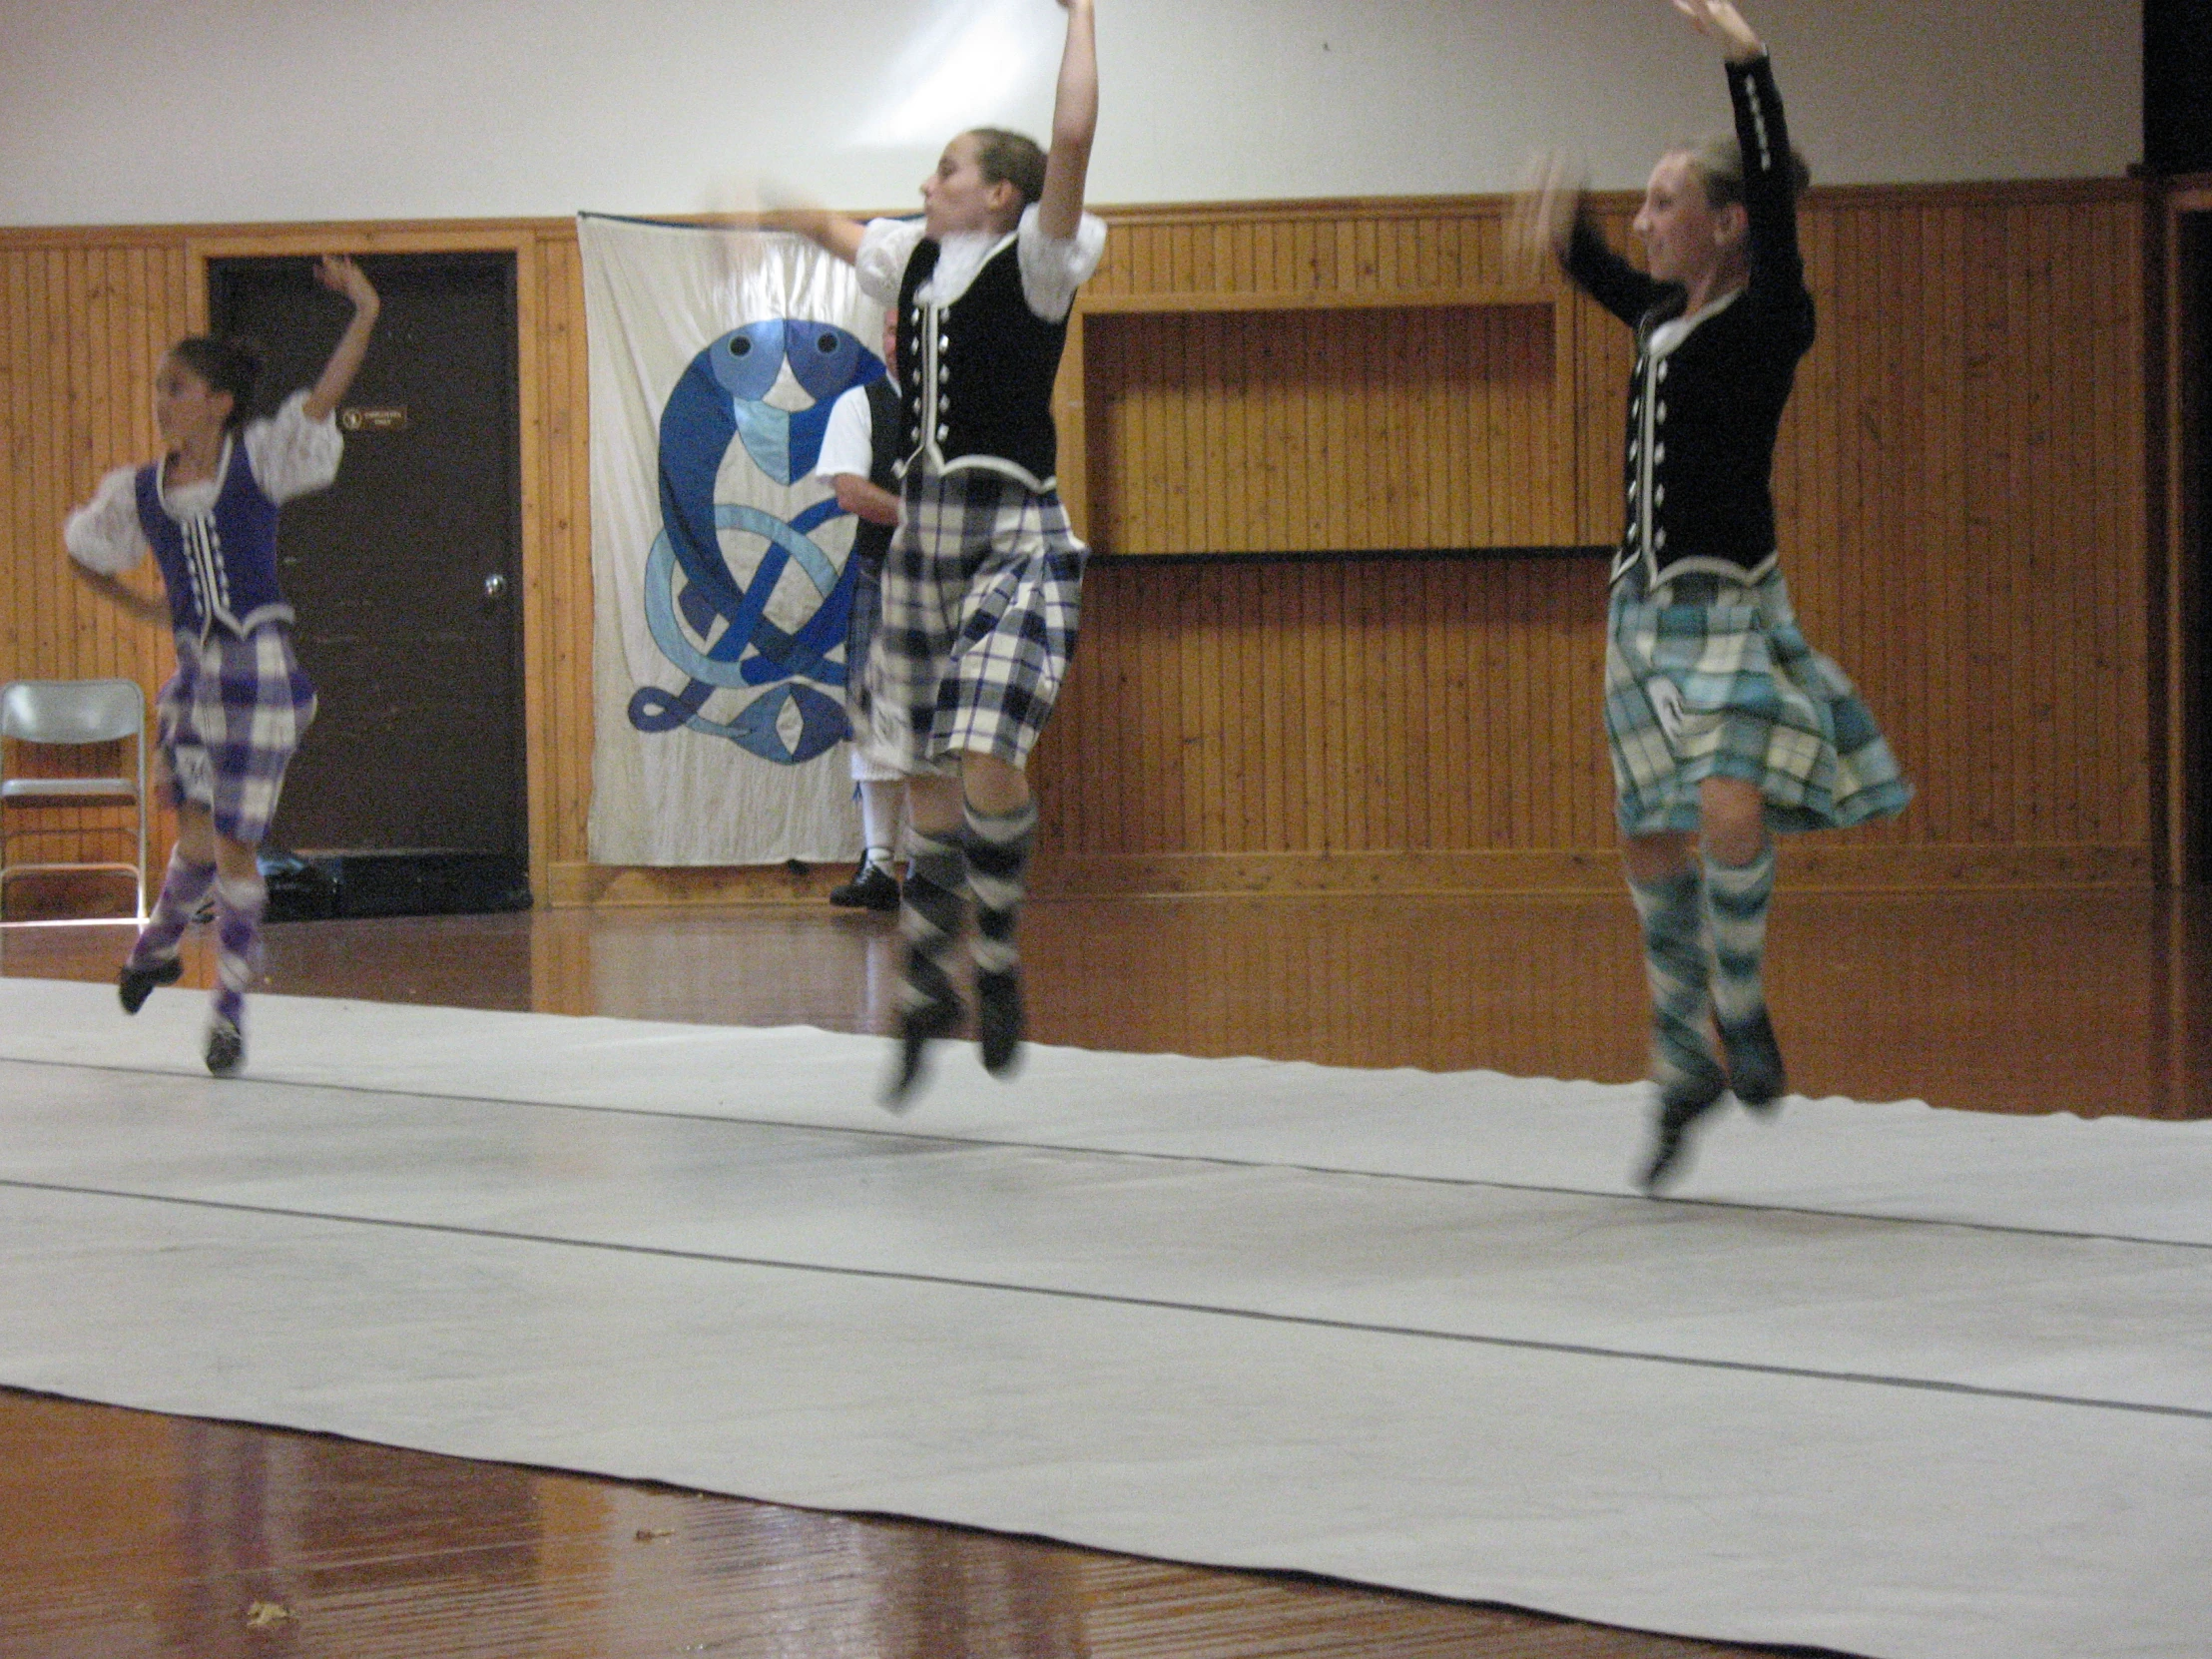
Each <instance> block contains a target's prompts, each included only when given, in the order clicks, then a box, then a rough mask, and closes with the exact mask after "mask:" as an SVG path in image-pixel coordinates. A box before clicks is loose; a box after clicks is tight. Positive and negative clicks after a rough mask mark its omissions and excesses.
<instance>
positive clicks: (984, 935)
mask: <svg viewBox="0 0 2212 1659" xmlns="http://www.w3.org/2000/svg"><path fill="white" fill-rule="evenodd" d="M1036 841H1037V809H1036V806H1035V804H1034V803H1029V802H1025V803H1023V804H1022V805H1021V806H1019V807H1017V808H1015V809H1014V810H1013V811H1012V812H1010V813H980V812H977V811H976V810H975V809H974V808H973V807H970V808H968V810H967V864H968V890H969V891H970V892H971V893H973V894H974V895H975V939H974V942H973V945H972V947H971V948H972V950H973V952H974V956H975V966H976V969H977V971H978V972H982V973H990V974H1006V973H1012V972H1013V971H1014V970H1015V969H1016V968H1018V967H1019V966H1020V965H1021V955H1020V952H1019V951H1017V950H1016V949H1015V947H1014V922H1015V920H1016V919H1017V918H1018V917H1019V916H1020V914H1021V901H1022V898H1023V896H1024V895H1025V893H1026V891H1027V888H1026V886H1025V885H1024V881H1023V878H1024V877H1025V876H1026V875H1027V873H1028V870H1029V850H1030V848H1031V847H1033V846H1034V845H1035V844H1036Z"/></svg>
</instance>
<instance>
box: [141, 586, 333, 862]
mask: <svg viewBox="0 0 2212 1659" xmlns="http://www.w3.org/2000/svg"><path fill="white" fill-rule="evenodd" d="M314 709H315V696H314V687H313V686H312V685H310V684H309V683H308V681H307V677H306V675H304V674H302V673H301V672H300V670H299V660H298V658H297V657H295V656H294V655H293V654H292V649H291V630H290V629H288V628H284V627H280V626H277V625H274V624H273V625H270V626H268V627H263V628H257V629H255V630H254V632H253V633H252V634H250V635H248V636H247V637H246V638H245V639H240V638H239V637H238V636H237V635H236V634H230V633H225V632H224V631H223V630H221V629H216V630H212V631H211V632H210V633H209V635H208V637H207V638H206V639H205V640H201V639H196V638H194V637H193V636H192V635H190V634H179V635H178V636H177V672H176V673H175V674H174V675H173V676H171V677H170V681H169V683H168V684H167V685H165V686H164V687H162V689H161V695H160V696H159V697H158V698H157V699H156V700H155V705H154V713H155V725H156V730H157V732H158V734H159V743H160V747H161V755H162V760H163V763H164V765H165V768H166V770H167V772H168V776H169V796H170V804H171V805H172V806H176V807H183V806H186V805H188V804H190V805H192V806H197V807H204V808H206V809H207V811H208V815H209V816H210V817H211V818H212V819H214V821H215V827H216V830H217V832H218V833H220V834H223V835H227V836H229V837H230V838H231V839H232V840H235V841H239V842H242V843H244V844H245V845H248V846H259V845H260V844H261V843H262V840H263V838H264V837H266V836H267V835H268V833H269V825H270V820H272V819H274V818H275V817H276V816H277V797H278V796H279V795H280V794H281V793H282V791H283V787H284V769H285V767H287V766H289V765H290V764H291V758H292V755H293V754H294V752H296V751H297V750H298V748H299V740H300V738H301V737H302V736H304V735H305V733H306V730H307V727H308V726H309V725H310V724H312V722H313V720H314Z"/></svg>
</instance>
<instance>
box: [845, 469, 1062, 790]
mask: <svg viewBox="0 0 2212 1659" xmlns="http://www.w3.org/2000/svg"><path fill="white" fill-rule="evenodd" d="M1088 553H1089V549H1088V548H1086V547H1085V546H1084V545H1083V544H1082V543H1081V542H1079V541H1077V540H1076V539H1075V532H1074V531H1073V530H1072V529H1071V528H1070V527H1069V525H1068V517H1067V512H1066V510H1065V509H1064V508H1063V507H1062V506H1061V505H1060V498H1059V496H1058V495H1056V494H1045V495H1039V494H1037V493H1036V492H1034V491H1032V490H1030V489H1027V488H1025V487H1024V486H1023V485H1022V484H1021V483H1019V482H1018V481H1016V480H1014V479H1011V478H1007V477H1004V476H1002V475H1001V474H998V473H995V472H987V471H981V470H974V469H964V470H961V471H958V472H951V473H924V472H922V471H921V469H919V468H915V469H914V470H913V471H911V472H909V473H908V475H907V478H906V487H905V491H904V495H903V497H902V502H901V511H900V513H899V520H898V532H897V534H896V535H895V536H893V537H892V539H891V547H890V552H889V553H888V554H887V555H886V556H885V559H884V563H883V595H882V605H883V611H882V620H881V624H880V626H879V627H878V628H877V630H876V634H875V641H874V645H873V647H872V649H870V650H869V652H868V656H867V673H866V676H865V688H864V699H863V700H864V703H865V705H866V706H865V708H864V709H863V710H862V712H861V713H862V719H863V720H864V721H865V723H866V730H867V732H868V734H869V738H870V742H871V744H872V745H873V746H875V747H876V748H877V749H878V750H879V751H880V753H882V754H885V755H895V756H897V757H898V759H899V765H900V767H901V768H902V769H903V770H904V771H906V772H908V773H911V774H924V775H925V774H931V773H944V772H949V771H951V770H952V767H953V765H954V762H953V757H955V756H958V755H961V754H970V753H976V754H986V755H991V756H995V757H996V758H997V759H999V760H1001V761H1004V762H1006V763H1007V764H1008V765H1010V766H1016V767H1018V766H1022V765H1024V764H1025V763H1026V762H1027V760H1028V758H1029V751H1030V749H1031V748H1032V747H1033V746H1034V745H1035V743H1036V741H1037V735H1038V734H1039V733H1040V732H1042V731H1043V730H1044V723H1045V720H1046V718H1047V717H1048V716H1049V715H1050V714H1051V713H1052V705H1053V702H1054V701H1055V700H1056V699H1057V698H1058V697H1059V695H1060V687H1061V685H1062V683H1063V682H1064V681H1065V680H1066V678H1067V671H1068V663H1069V661H1070V659H1072V658H1073V656H1074V655H1075V635H1076V626H1077V623H1078V621H1079V619H1080V614H1081V610H1082V592H1083V561H1084V559H1085V558H1086V557H1087V556H1088Z"/></svg>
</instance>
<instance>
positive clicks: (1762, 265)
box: [1673, 0, 1811, 329]
mask: <svg viewBox="0 0 2212 1659" xmlns="http://www.w3.org/2000/svg"><path fill="white" fill-rule="evenodd" d="M1673 4H1674V8H1675V10H1677V11H1679V12H1680V13H1682V15H1683V16H1685V17H1687V18H1688V19H1689V20H1690V25H1691V27H1693V28H1694V29H1696V30H1697V32H1698V33H1699V34H1701V35H1704V36H1705V37H1706V38H1707V39H1709V40H1711V41H1713V42H1715V43H1716V44H1717V45H1718V46H1719V47H1720V49H1721V56H1722V57H1723V58H1725V59H1726V60H1727V65H1728V95H1729V99H1730V101H1731V102H1732V103H1733V104H1734V106H1735V116H1736V142H1737V147H1738V148H1739V149H1740V150H1741V151H1742V153H1743V158H1744V218H1745V222H1746V226H1747V230H1748V235H1747V238H1746V240H1747V242H1748V243H1749V248H1748V259H1749V265H1750V287H1751V291H1752V292H1753V293H1755V294H1759V295H1761V296H1763V297H1765V298H1766V299H1768V300H1770V301H1772V302H1774V303H1778V304H1785V305H1792V306H1801V307H1803V308H1805V310H1806V314H1807V327H1808V329H1810V327H1811V322H1810V315H1811V312H1810V306H1811V300H1810V298H1809V296H1807V295H1806V292H1805V261H1804V256H1803V255H1802V254H1801V253H1800V252H1799V249H1798V234H1797V193H1798V188H1799V173H1798V169H1799V167H1800V165H1801V164H1800V163H1799V162H1798V160H1797V156H1796V153H1795V152H1794V151H1792V149H1791V148H1790V128H1789V123H1788V121H1787V120H1786V119H1785V117H1784V115H1783V112H1782V94H1781V92H1780V90H1779V89H1777V87H1776V86H1775V83H1774V66H1773V65H1772V64H1771V63H1770V62H1769V61H1768V59H1767V46H1766V42H1764V41H1763V40H1761V39H1760V38H1759V36H1758V34H1757V32H1756V31H1755V30H1753V28H1752V27H1751V25H1750V24H1749V23H1747V22H1745V21H1744V16H1743V13H1741V12H1740V11H1738V10H1737V9H1736V7H1735V6H1734V5H1732V4H1731V3H1730V0H1673Z"/></svg>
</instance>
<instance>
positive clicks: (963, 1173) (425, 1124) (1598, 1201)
mask: <svg viewBox="0 0 2212 1659" xmlns="http://www.w3.org/2000/svg"><path fill="white" fill-rule="evenodd" d="M202 1007H203V1004H202V999H201V998H200V997H198V996H194V995H187V994H179V993H177V992H163V993H160V994H158V995H157V996H156V997H155V999H154V1000H153V1002H152V1003H151V1004H149V1006H148V1008H147V1010H146V1011H145V1012H144V1013H143V1014H141V1015H140V1016H139V1018H137V1019H136V1020H126V1019H125V1018H123V1017H122V1015H121V1014H120V1013H119V1012H118V1011H117V1010H116V1007H115V1001H114V993H113V991H112V989H110V988H108V987H105V986H98V985H79V984H60V983H50V982H45V981H37V980H20V979H9V980H0V1098H4V1099H5V1101H6V1105H5V1108H4V1109H0V1382H4V1383H11V1384H16V1385H20V1386H24V1387H29V1388H37V1389H45V1390H50V1391H53V1392H57V1393H62V1394H68V1395H74V1396H78V1397H82V1398H87V1399H96V1400H108V1401H114V1402H117V1403H122V1404H128V1405H135V1406H145V1407H152V1408H155V1409H158V1410H164V1411H174V1412H186V1413H196V1414H203V1415H210V1416H219V1417H232V1418H243V1419H247V1420H252V1421H258V1422H266V1423H275V1424H282V1425H288V1426H293V1427H299V1428H308V1429H322V1430H329V1431H333V1432H336V1433H341V1434H347V1435H353V1436H357V1437H359V1438H363V1439H368V1440H376V1441H384V1442H389V1443H392V1444H397V1445H405V1446H415V1447H421V1448H425V1449H429V1450H435V1451H441V1452H451V1453H458V1454H461V1455H465V1456H470V1457H479V1458H492V1459H503V1460H511V1461H516V1462H524V1463H535V1464H549V1465H553V1466H557V1467H563V1468H572V1469H584V1470H593V1471H597V1472H602V1473H606V1474H611V1475H620V1476H630V1477H642V1478H651V1479H657V1480H664V1481H669V1482H672V1483H676V1484H679V1485H684V1486H694V1487H702V1488H706V1489H709V1490H716V1491H725V1492H734V1493H742V1494H745V1495H748V1496H753V1497H759V1498H767V1499H773V1500H776V1501H779V1502H786V1503H798V1504H808V1505H817V1506H822V1507H828V1508H835V1509H861V1510H885V1511H892V1512H896V1513H900V1514H908V1515H921V1516H928V1517H932V1518H936V1519H941V1520H947V1521H956V1522H962V1523H967V1524H970V1525H976V1526H983V1527H991V1528H997V1529H1001V1530H1007V1531H1015V1532H1031V1533H1041V1534H1045V1535H1048V1536H1052V1537H1056V1538H1062V1539H1068V1540H1071V1541H1075V1542H1079V1543H1085V1544H1094V1545H1100V1546H1104V1547H1106V1548H1110V1549H1115V1550H1121V1551H1127V1552H1132V1553H1138V1554H1144V1555H1153V1556H1162V1557H1168V1558H1173V1559H1180V1560H1189V1561H1199V1562H1212V1563H1220V1564H1225V1565H1239V1566H1258V1567H1280V1568H1300V1569H1306V1570H1310V1571H1314V1572H1320V1573H1328V1574H1334V1575H1338V1576H1341V1577H1345V1578H1351V1579H1359V1580H1364V1581H1368V1582H1373V1583H1378V1584H1389V1585H1398V1586H1402V1587H1405V1588H1409V1589H1415V1590H1422V1591H1427V1592H1431V1593H1435V1594H1439V1595H1445V1596H1454V1597H1464V1598H1470V1599H1479V1600H1494V1601H1500V1602H1507V1603H1512V1604H1515V1605H1518V1606H1523V1607H1530V1608H1537V1609H1543V1610H1547V1611H1551V1612H1557V1613H1564V1614H1570V1615H1573V1616H1576V1617H1580V1618H1585V1619H1593V1620H1599V1621H1603V1622H1608V1623H1614V1624H1621V1625H1628V1626H1635V1627H1639V1628H1644V1629H1653V1630H1665V1631H1672V1632H1677V1633H1682V1634H1691V1635H1701V1636H1707V1637H1713V1638H1720V1639H1728V1640H1737V1641H1746V1642H1772V1643H1802V1644H1807V1645H1813V1646H1819V1647H1826V1648H1833V1649H1839V1650H1842V1651H1845V1652H1849V1653H1855V1654H1869V1655H1881V1656H1893V1655H1894V1656H1900V1659H1904V1656H1914V1659H2045V1656H2047V1659H2081V1656H2082V1655H2085V1654H2096V1655H2099V1656H2102V1659H2120V1656H2123V1655H2153V1654H2156V1655H2174V1656H2178V1655H2196V1656H2201V1655H2203V1654H2205V1653H2207V1652H2208V1651H2212V1567H2208V1566H2207V1562H2212V1124H2187V1125H2173V1124H2152V1123H2143V1122H2136V1121H2126V1120H2112V1119H2107V1120H2099V1121H2094V1122H2087V1121H2082V1120H2079V1119H2073V1118H2058V1119H2038V1120H2020V1119H2013V1118H2002V1117H1994V1116H1980V1115H1974V1114H1966V1113H1950V1112H1938V1111H1933V1110H1930V1109H1928V1108H1926V1107H1923V1106H1918V1105H1889V1106H1868V1105H1858V1104H1853V1103H1851V1102H1847V1101H1792V1102H1790V1104H1789V1106H1788V1108H1787V1110H1786V1111H1785V1112H1784V1113H1783V1115H1782V1118H1781V1119H1780V1121H1779V1122H1777V1123H1774V1124H1771V1125H1770V1124H1763V1123H1756V1122H1752V1121H1750V1120H1748V1119H1746V1118H1744V1117H1742V1116H1741V1115H1737V1116H1734V1117H1732V1118H1729V1119H1726V1120H1723V1121H1722V1122H1720V1123H1719V1124H1718V1125H1717V1126H1716V1128H1715V1130H1714V1132H1713V1133H1712V1134H1711V1135H1710V1136H1709V1137H1708V1139H1707V1142H1706V1145H1705V1147H1704V1150H1703V1153H1702V1156H1701V1158H1700V1160H1699V1163H1698V1165H1697V1167H1696V1169H1695V1171H1694V1172H1693V1174H1692V1175H1691V1177H1690V1178H1689V1180H1688V1181H1687V1182H1685V1183H1684V1185H1683V1187H1682V1189H1681V1191H1680V1194H1679V1201H1678V1202H1671V1203H1651V1202H1646V1201H1644V1200H1641V1199H1638V1198H1636V1197H1634V1196H1632V1194H1631V1192H1630V1189H1629V1188H1628V1186H1627V1184H1626V1177H1627V1176H1628V1174H1629V1173H1630V1168H1631V1165H1632V1164H1633V1161H1634V1158H1635V1155H1636V1152H1637V1149H1638V1147H1639V1145H1640V1143H1641V1140H1642V1136H1643V1132H1644V1126H1643V1108H1642V1105H1641V1101H1640V1097H1639V1093H1638V1091H1637V1090H1635V1089H1632V1088H1621V1087H1606V1086H1599V1085H1594V1084H1580V1083H1552V1082H1531V1081H1523V1080H1518V1079H1513V1078H1508V1077H1502V1076H1498V1075H1495V1074H1491V1073H1466V1074H1461V1075H1453V1076H1437V1075H1430V1074H1425V1073H1419V1072H1412V1071H1397V1072H1354V1071H1339V1070H1328V1069H1324V1068H1320V1067H1315V1066H1307V1065H1286V1064H1277V1063H1269V1062H1263V1061H1256V1060H1231V1061H1224V1060H1211V1061H1207V1060H1188V1059H1180V1058H1174V1057H1160V1056H1153V1057H1143V1056H1132V1055H1121V1054H1092V1053H1083V1052H1077V1051H1073V1050H1054V1049H1042V1050H1037V1051H1034V1052H1033V1053H1032V1055H1031V1057H1030V1061H1029V1064H1028V1066H1027V1068H1026V1070H1025V1071H1024V1072H1023V1074H1022V1076H1021V1077H1020V1079H1019V1080H1018V1081H1017V1082H1016V1083H1014V1084H1013V1085H1011V1086H1003V1085H999V1084H996V1083H993V1082H991V1081H990V1080H988V1079H986V1078H984V1077H983V1076H982V1074H981V1073H980V1071H979V1070H977V1069H976V1068H975V1066H974V1063H973V1060H972V1058H971V1057H970V1053H969V1051H967V1050H966V1049H964V1048H961V1047H954V1048H951V1049H950V1050H948V1053H947V1056H946V1063H945V1064H944V1065H943V1066H941V1067H940V1070H939V1075H938V1077H937V1079H936V1081H935V1084H934V1086H933V1087H932V1089H931V1090H930V1091H929V1092H928V1093H927V1095H926V1096H925V1097H924V1098H923V1100H922V1102H921V1104H920V1106H919V1108H918V1109H917V1110H916V1111H914V1112H913V1113H912V1114H911V1115H910V1116H908V1117H904V1118H895V1119H894V1118H891V1117H888V1116H886V1115H885V1114H884V1113H883V1112H882V1111H881V1110H880V1109H879V1108H878V1107H877V1106H876V1105H875V1104H874V1093H875V1089H876V1085H877V1083H878V1081H879V1078H880V1073H881V1068H882V1066H883V1063H884V1060H885V1048H886V1045H884V1044H882V1043H880V1042H877V1041H874V1040H870V1039H863V1038H854V1037H843V1036H833V1035H828V1034H825V1033H822V1032H818V1031H810V1030H773V1031H763V1030H742V1029H729V1028H710V1027H692V1026H673V1025H651V1024H643V1023H635V1022H625V1021H618V1020H605V1019H564V1018H557V1017H553V1016H548V1015H513V1014H480V1013H466V1012H458V1011H453V1010H445V1009H433V1008H412V1007H392V1006H380V1005H373V1004H367V1003H355V1002H339V1001H315V1000H306V999H287V998H281V997H267V998H262V999H259V1000H258V1001H257V1002H256V1004H255V1007H254V1027H253V1033H252V1036H253V1041H254V1049H253V1054H252V1059H251V1068H252V1069H251V1072H250V1074H249V1075H248V1076H246V1077H244V1078H242V1079H239V1080H235V1081H230V1082H216V1081H214V1080H212V1079H210V1078H209V1077H207V1075H206V1074H205V1073H204V1072H203V1071H201V1070H200V1067H199V1062H198V1058H197V1048H198V1041H199V1030H200V1022H201V1019H202V1017H203V1014H202Z"/></svg>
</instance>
